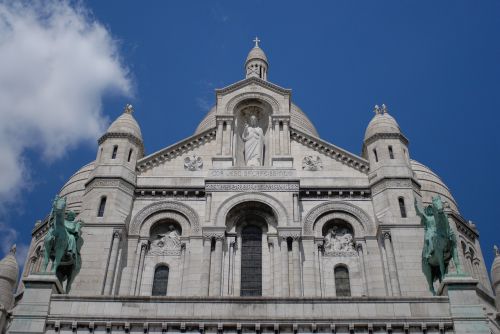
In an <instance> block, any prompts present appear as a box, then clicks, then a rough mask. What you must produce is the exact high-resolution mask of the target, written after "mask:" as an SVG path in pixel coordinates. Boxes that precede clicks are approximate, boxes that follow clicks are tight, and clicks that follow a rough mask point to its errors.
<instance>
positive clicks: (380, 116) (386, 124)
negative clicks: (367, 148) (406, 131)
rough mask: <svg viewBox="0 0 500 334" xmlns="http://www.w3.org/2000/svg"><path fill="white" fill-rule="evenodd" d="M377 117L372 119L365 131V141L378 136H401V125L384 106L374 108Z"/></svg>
mask: <svg viewBox="0 0 500 334" xmlns="http://www.w3.org/2000/svg"><path fill="white" fill-rule="evenodd" d="M374 112H375V116H374V117H373V118H372V120H371V121H370V123H368V126H367V128H366V131H365V141H366V140H368V139H370V138H371V137H373V136H374V135H376V134H400V133H401V130H400V129H399V125H398V123H397V122H396V120H395V119H394V117H392V116H391V115H389V113H388V112H387V107H386V106H385V104H382V107H379V106H378V105H376V106H375V108H374Z"/></svg>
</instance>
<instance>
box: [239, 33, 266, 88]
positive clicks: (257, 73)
mask: <svg viewBox="0 0 500 334" xmlns="http://www.w3.org/2000/svg"><path fill="white" fill-rule="evenodd" d="M253 41H254V42H255V46H254V47H253V48H252V50H250V52H249V53H248V56H247V60H246V62H245V73H246V78H250V77H257V78H260V79H262V80H266V81H267V69H268V66H269V64H268V62H267V57H266V54H265V53H264V50H262V49H261V48H260V47H259V42H260V39H259V38H258V37H255V39H254V40H253Z"/></svg>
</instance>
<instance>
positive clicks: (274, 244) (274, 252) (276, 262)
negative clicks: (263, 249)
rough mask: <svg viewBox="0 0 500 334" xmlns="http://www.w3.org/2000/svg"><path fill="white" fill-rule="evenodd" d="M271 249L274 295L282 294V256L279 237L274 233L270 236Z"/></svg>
mask: <svg viewBox="0 0 500 334" xmlns="http://www.w3.org/2000/svg"><path fill="white" fill-rule="evenodd" d="M269 249H270V257H271V261H270V262H271V266H270V267H271V268H270V269H271V270H270V272H271V276H272V282H271V284H272V286H273V296H280V295H281V284H280V266H281V263H280V256H279V244H278V238H277V237H276V236H275V235H273V236H270V237H269Z"/></svg>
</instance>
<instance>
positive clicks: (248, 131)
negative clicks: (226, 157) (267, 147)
mask: <svg viewBox="0 0 500 334" xmlns="http://www.w3.org/2000/svg"><path fill="white" fill-rule="evenodd" d="M241 139H243V142H244V143H245V152H244V154H245V164H246V165H247V166H249V167H253V166H262V163H263V161H264V131H262V128H260V127H259V125H258V122H257V116H255V115H252V116H250V124H248V123H246V124H245V129H244V130H243V135H242V136H241Z"/></svg>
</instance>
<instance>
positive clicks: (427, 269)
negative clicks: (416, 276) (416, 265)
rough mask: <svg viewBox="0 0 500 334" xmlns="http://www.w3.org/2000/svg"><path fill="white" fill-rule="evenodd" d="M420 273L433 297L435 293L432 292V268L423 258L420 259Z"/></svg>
mask: <svg viewBox="0 0 500 334" xmlns="http://www.w3.org/2000/svg"><path fill="white" fill-rule="evenodd" d="M422 271H423V272H424V276H425V279H426V280H427V284H429V291H430V292H431V293H432V295H433V296H435V295H436V291H435V290H434V281H433V279H432V268H431V265H430V264H429V263H428V262H427V259H424V258H422Z"/></svg>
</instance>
